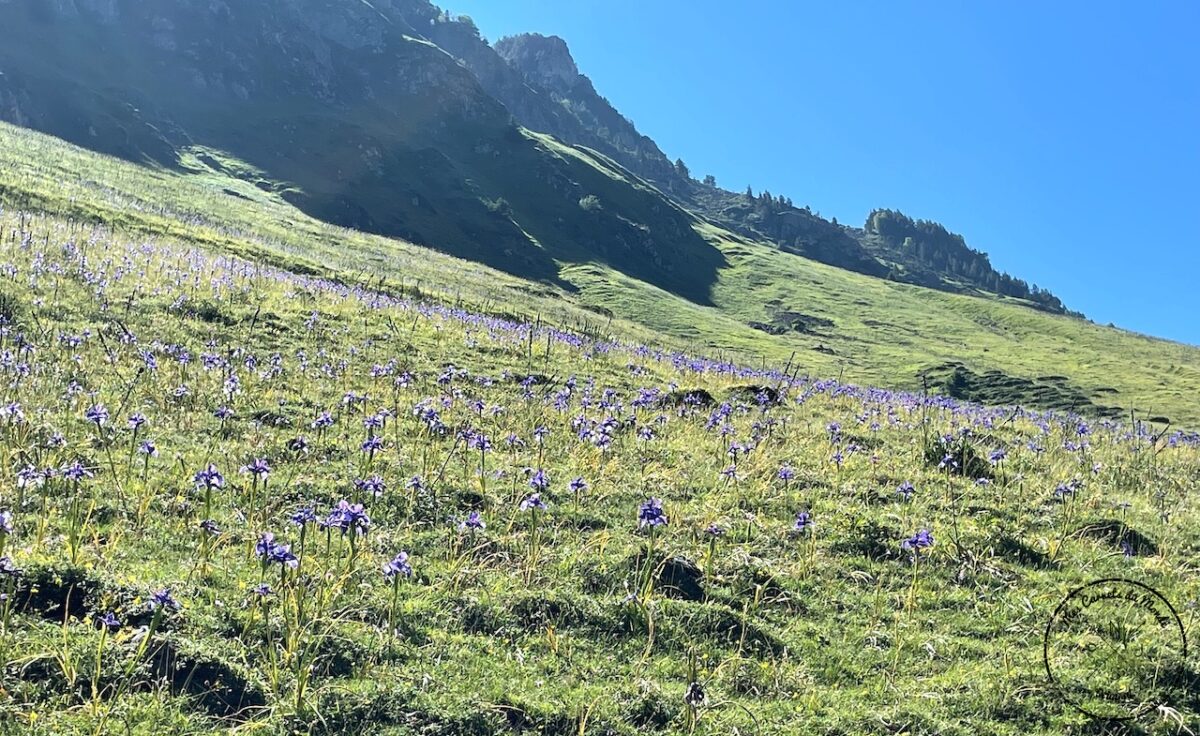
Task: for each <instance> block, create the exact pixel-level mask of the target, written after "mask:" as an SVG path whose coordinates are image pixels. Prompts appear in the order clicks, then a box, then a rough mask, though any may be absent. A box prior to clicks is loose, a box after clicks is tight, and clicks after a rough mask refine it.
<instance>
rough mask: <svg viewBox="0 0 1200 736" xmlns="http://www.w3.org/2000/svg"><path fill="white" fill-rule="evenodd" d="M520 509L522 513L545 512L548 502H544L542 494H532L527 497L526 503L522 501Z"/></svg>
mask: <svg viewBox="0 0 1200 736" xmlns="http://www.w3.org/2000/svg"><path fill="white" fill-rule="evenodd" d="M520 508H521V510H522V511H544V510H545V509H546V502H545V501H543V500H542V494H540V493H531V494H529V495H528V496H526V497H525V500H524V501H521V507H520Z"/></svg>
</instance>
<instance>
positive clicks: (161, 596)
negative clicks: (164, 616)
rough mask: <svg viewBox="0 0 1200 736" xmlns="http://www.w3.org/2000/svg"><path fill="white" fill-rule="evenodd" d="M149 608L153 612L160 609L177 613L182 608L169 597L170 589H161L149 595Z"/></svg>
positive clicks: (173, 598) (172, 597)
mask: <svg viewBox="0 0 1200 736" xmlns="http://www.w3.org/2000/svg"><path fill="white" fill-rule="evenodd" d="M150 608H151V609H152V610H155V611H158V610H162V609H167V610H170V611H178V610H179V609H180V608H182V606H180V605H179V601H177V600H175V597H174V596H172V595H171V589H170V588H163V589H162V590H159V591H155V592H154V593H151V594H150Z"/></svg>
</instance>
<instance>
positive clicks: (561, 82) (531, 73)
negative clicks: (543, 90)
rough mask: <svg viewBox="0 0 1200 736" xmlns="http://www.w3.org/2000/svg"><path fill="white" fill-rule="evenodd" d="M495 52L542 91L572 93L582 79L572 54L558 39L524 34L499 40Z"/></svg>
mask: <svg viewBox="0 0 1200 736" xmlns="http://www.w3.org/2000/svg"><path fill="white" fill-rule="evenodd" d="M495 49H496V53H498V54H500V56H501V57H503V59H504V60H505V61H507V62H508V63H509V64H510V65H511V66H512V67H513V68H515V69H517V70H518V71H520V72H521V73H522V74H524V75H525V77H526V78H527V79H529V80H530V81H531V82H534V83H536V84H539V85H541V86H543V87H548V88H550V89H570V88H571V87H573V86H575V82H576V81H577V80H578V79H579V67H577V66H576V65H575V59H574V58H573V57H572V56H571V50H570V49H569V48H568V47H567V42H566V41H564V40H562V39H561V38H559V37H558V36H543V35H541V34H540V33H522V34H520V35H516V36H508V37H507V38H502V39H500V40H499V41H497V42H496V45H495Z"/></svg>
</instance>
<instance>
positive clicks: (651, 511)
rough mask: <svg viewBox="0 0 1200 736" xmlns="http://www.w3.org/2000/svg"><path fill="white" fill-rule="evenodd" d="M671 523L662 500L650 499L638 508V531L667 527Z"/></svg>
mask: <svg viewBox="0 0 1200 736" xmlns="http://www.w3.org/2000/svg"><path fill="white" fill-rule="evenodd" d="M669 521H670V519H669V518H668V517H667V515H666V513H664V512H663V505H662V500H660V499H657V498H648V499H646V501H645V502H644V503H642V505H641V506H640V507H638V529H642V528H644V527H650V528H652V529H653V528H655V527H660V526H666V525H667V523H668V522H669Z"/></svg>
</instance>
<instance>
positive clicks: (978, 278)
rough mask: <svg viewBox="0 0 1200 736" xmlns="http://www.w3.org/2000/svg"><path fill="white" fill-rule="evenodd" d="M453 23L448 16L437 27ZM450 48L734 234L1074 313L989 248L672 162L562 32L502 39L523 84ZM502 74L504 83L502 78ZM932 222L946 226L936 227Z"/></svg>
mask: <svg viewBox="0 0 1200 736" xmlns="http://www.w3.org/2000/svg"><path fill="white" fill-rule="evenodd" d="M466 25H468V26H469V24H466ZM453 26H454V24H453V23H451V22H448V21H447V22H443V23H441V24H439V25H438V28H439V29H446V28H452V27H453ZM448 35H453V32H451V31H447V30H439V32H438V33H437V37H438V38H442V37H445V36H448ZM468 35H471V34H468ZM445 47H446V48H448V49H451V50H452V53H453V52H454V50H461V53H460V58H461V59H462V60H463V62H464V63H465V64H466V65H467V66H468V67H469V68H471V69H472V70H473V71H475V72H476V74H477V75H478V76H479V78H480V80H481V81H482V82H483V84H484V86H485V88H486V89H487V90H488V91H489V92H490V93H491V94H493V95H494V96H495V97H496V98H497V99H499V100H501V101H503V102H504V104H505V105H506V106H507V107H508V108H509V109H510V110H512V111H513V113H514V115H515V116H516V117H517V119H518V120H520V121H521V123H522V124H524V125H527V126H529V127H531V128H534V129H537V130H544V131H546V132H548V133H550V134H552V135H554V136H556V137H558V138H560V139H562V140H564V141H568V142H570V143H575V144H578V145H584V146H588V147H591V148H596V149H597V150H600V151H602V152H603V153H604V154H606V155H608V156H610V157H612V158H613V159H615V160H617V161H619V162H620V163H621V164H622V165H624V166H626V167H628V168H629V169H630V170H631V171H633V172H635V173H636V174H638V175H639V176H641V177H643V178H645V179H647V180H648V181H651V182H654V183H655V184H656V185H658V186H659V187H660V188H661V189H662V190H663V191H664V192H666V193H668V194H669V195H670V196H671V197H673V198H674V199H676V200H677V201H679V202H680V203H681V204H682V205H683V206H685V207H687V208H689V209H691V210H693V211H695V212H697V213H700V214H702V215H703V216H704V217H707V218H709V219H711V220H712V221H714V222H716V223H719V224H720V225H722V226H723V227H726V228H729V229H730V230H733V231H735V232H738V233H740V234H742V235H745V236H748V237H753V238H757V239H761V240H765V241H767V242H770V243H773V244H774V245H776V246H777V247H779V248H781V249H783V250H785V251H788V252H790V253H796V254H798V255H802V256H805V257H808V258H812V259H814V260H817V261H821V262H822V263H828V264H831V265H834V266H839V267H841V268H846V269H849V270H851V271H856V272H858V273H864V274H868V275H871V276H880V277H885V278H889V279H892V280H896V281H904V282H906V283H913V284H919V285H921V286H928V287H930V288H934V289H943V290H947V291H962V292H970V291H973V290H982V291H987V292H991V293H996V294H1003V295H1006V296H1012V297H1016V298H1019V299H1025V300H1027V301H1029V302H1030V303H1031V304H1032V305H1034V306H1036V307H1037V308H1039V309H1044V310H1046V311H1050V312H1055V313H1066V312H1067V311H1068V310H1067V309H1066V307H1065V306H1064V305H1063V304H1062V302H1061V301H1060V300H1059V299H1058V298H1057V297H1055V296H1054V295H1053V294H1051V293H1049V292H1047V291H1043V290H1035V289H1031V288H1030V287H1029V286H1028V285H1027V284H1025V283H1024V282H1023V281H1020V280H1019V279H1016V278H1013V277H1011V276H1009V275H1008V274H1005V273H1001V272H999V271H997V270H996V269H995V268H993V267H992V264H991V263H990V261H989V260H988V259H987V257H986V256H985V255H984V254H982V253H979V252H977V251H974V250H971V249H969V248H968V247H967V246H966V244H965V242H959V243H956V244H955V245H954V247H953V249H954V251H955V252H954V253H952V254H951V253H947V252H946V251H945V250H943V249H939V248H936V247H930V248H928V250H926V249H925V248H906V247H904V241H903V239H901V240H900V241H898V242H897V241H894V240H891V239H889V238H886V237H880V236H879V233H877V232H875V231H873V230H871V228H870V223H868V227H867V228H866V229H865V230H859V229H855V228H850V227H846V226H843V225H839V224H838V223H836V222H830V221H829V220H826V219H824V218H822V217H819V216H817V215H814V214H813V213H812V210H811V208H809V207H807V206H806V207H796V206H794V205H793V204H792V202H791V200H790V199H788V198H786V197H784V196H782V195H779V196H772V195H771V194H770V193H769V192H761V193H760V194H758V195H757V196H755V195H754V194H753V191H752V190H748V191H747V192H746V193H734V192H731V191H728V190H726V189H722V188H720V187H718V186H717V185H716V181H715V180H714V179H711V178H708V177H706V179H705V180H704V181H697V180H695V179H693V178H692V176H691V172H690V171H689V170H688V168H687V166H686V164H685V163H684V162H683V161H682V160H678V159H677V160H676V161H675V162H674V163H671V162H670V160H669V159H668V158H667V156H666V154H664V153H663V152H662V151H661V150H660V149H659V148H658V146H657V145H656V144H655V143H654V141H652V140H651V139H649V138H647V137H646V136H643V135H642V134H640V133H639V132H638V130H637V128H636V127H635V126H634V124H633V123H632V122H630V121H629V120H628V119H626V118H625V117H624V116H622V115H621V114H620V113H619V112H617V110H616V109H615V108H614V107H613V106H612V105H611V104H610V103H609V102H608V100H606V99H604V98H603V97H602V96H600V94H599V93H597V92H596V89H595V87H594V86H593V85H592V82H591V80H590V79H588V78H587V77H586V76H584V75H583V74H581V73H580V72H579V69H578V67H577V66H576V64H575V60H574V58H573V57H572V56H571V52H570V50H569V49H568V47H567V44H566V42H565V41H564V40H563V39H561V38H558V37H555V36H543V35H540V34H534V33H528V34H521V35H517V36H510V37H507V38H503V39H501V40H499V41H498V42H496V44H495V52H496V54H498V55H499V56H500V57H502V58H503V59H504V60H505V61H506V62H508V64H509V65H510V66H511V67H512V68H513V69H515V70H517V71H518V72H520V74H521V76H522V77H523V79H524V80H525V82H526V84H525V85H524V86H521V85H514V84H512V83H511V82H510V81H508V79H507V77H505V76H504V75H501V74H496V73H494V72H493V71H492V70H493V69H494V68H495V67H496V63H495V60H494V58H493V56H492V55H491V54H488V53H487V51H486V44H485V43H484V42H483V41H482V40H481V39H479V38H478V37H477V34H476V35H475V36H474V42H473V43H456V44H452V45H448V46H445ZM501 79H504V80H505V81H504V82H503V83H497V81H498V80H501ZM547 97H549V98H550V100H551V101H552V102H553V105H552V106H551V109H554V110H558V111H560V112H559V113H558V114H553V115H552V114H547V113H546V112H545V110H546V109H547V106H546V104H545V101H546V98H547ZM872 214H874V213H872ZM896 214H899V213H896ZM922 222H924V221H922ZM928 224H929V225H930V226H931V227H933V226H936V227H937V228H941V226H940V225H936V223H928ZM960 240H961V239H960Z"/></svg>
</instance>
